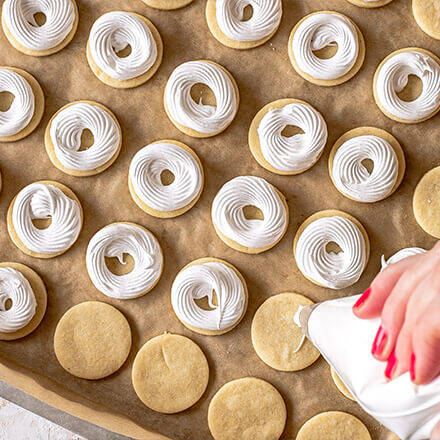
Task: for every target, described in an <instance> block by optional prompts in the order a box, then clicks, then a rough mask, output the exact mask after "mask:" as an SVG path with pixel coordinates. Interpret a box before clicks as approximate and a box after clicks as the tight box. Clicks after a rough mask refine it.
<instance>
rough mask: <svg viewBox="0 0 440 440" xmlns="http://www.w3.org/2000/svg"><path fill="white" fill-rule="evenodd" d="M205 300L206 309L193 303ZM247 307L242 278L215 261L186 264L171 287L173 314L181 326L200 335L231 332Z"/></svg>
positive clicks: (235, 271) (225, 264)
mask: <svg viewBox="0 0 440 440" xmlns="http://www.w3.org/2000/svg"><path fill="white" fill-rule="evenodd" d="M214 295H215V296H214ZM204 297H207V299H208V305H209V308H208V307H207V308H203V307H201V306H199V304H197V303H196V300H200V299H202V298H204ZM247 304H248V289H247V285H246V281H245V280H244V278H243V276H242V275H241V273H240V272H239V271H238V270H237V269H236V268H235V267H234V266H232V264H229V263H227V262H226V261H223V260H219V259H217V258H200V259H198V260H195V261H192V262H191V263H189V264H187V265H186V266H185V267H184V268H183V269H182V270H181V271H180V272H179V273H178V274H177V276H176V278H175V280H174V282H173V285H172V287H171V305H172V306H173V310H174V313H175V314H176V315H177V317H178V318H179V320H180V322H182V324H183V325H184V326H186V327H188V328H189V329H190V330H192V331H195V332H197V333H200V334H202V335H209V336H215V335H222V334H224V333H227V332H229V331H230V330H232V329H233V328H234V327H236V326H237V325H238V324H239V322H240V321H241V320H242V318H243V316H244V315H245V313H246V309H247Z"/></svg>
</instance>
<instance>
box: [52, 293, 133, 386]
mask: <svg viewBox="0 0 440 440" xmlns="http://www.w3.org/2000/svg"><path fill="white" fill-rule="evenodd" d="M130 347H131V330H130V326H129V324H128V322H127V319H126V318H125V317H124V315H123V314H122V313H121V312H120V311H119V310H118V309H116V308H115V307H113V306H111V305H109V304H106V303H102V302H98V301H87V302H83V303H81V304H77V305H76V306H73V307H72V308H71V309H69V310H68V311H67V312H66V313H65V314H64V315H63V316H62V317H61V319H60V320H59V322H58V324H57V327H56V330H55V335H54V350H55V355H56V357H57V359H58V361H59V363H60V364H61V366H62V367H63V368H64V369H65V370H67V371H68V372H69V373H70V374H73V375H74V376H77V377H81V378H83V379H101V378H103V377H106V376H109V375H110V374H112V373H114V372H115V371H117V370H119V368H120V367H121V366H122V364H123V363H124V362H125V360H126V359H127V356H128V354H129V352H130Z"/></svg>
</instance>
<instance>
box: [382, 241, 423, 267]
mask: <svg viewBox="0 0 440 440" xmlns="http://www.w3.org/2000/svg"><path fill="white" fill-rule="evenodd" d="M424 252H426V249H422V248H419V247H409V248H404V249H400V251H398V252H396V253H395V254H394V255H392V256H391V257H390V258H388V259H386V258H385V255H382V258H381V263H382V268H381V270H383V269H385V268H386V267H388V266H390V265H391V264H394V263H397V262H398V261H400V260H403V259H404V258H407V257H411V256H413V255H417V254H422V253H424Z"/></svg>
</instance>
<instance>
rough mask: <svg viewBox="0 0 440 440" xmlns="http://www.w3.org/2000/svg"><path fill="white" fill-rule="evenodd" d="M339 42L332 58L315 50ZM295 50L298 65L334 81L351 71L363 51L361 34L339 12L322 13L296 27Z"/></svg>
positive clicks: (314, 76)
mask: <svg viewBox="0 0 440 440" xmlns="http://www.w3.org/2000/svg"><path fill="white" fill-rule="evenodd" d="M334 43H336V44H337V45H338V51H337V52H336V54H335V55H334V56H333V57H331V58H329V59H321V58H318V57H317V56H316V55H315V54H314V53H313V51H316V50H319V49H323V48H324V47H327V46H331V45H334ZM292 51H293V55H294V57H295V61H296V63H297V64H298V67H299V68H300V69H301V70H302V71H303V72H305V73H307V74H308V75H310V76H312V77H313V78H316V79H322V80H333V79H337V78H340V77H341V76H343V75H345V74H346V73H348V72H349V71H350V70H351V68H352V67H353V66H354V64H355V63H356V60H357V57H358V54H359V37H358V34H357V31H356V28H355V27H354V25H353V23H352V22H351V21H350V20H349V19H348V18H346V17H344V16H342V15H339V14H329V13H326V12H321V13H317V14H313V15H310V16H309V17H307V18H306V19H305V20H304V21H303V22H302V23H301V24H300V25H299V26H298V28H297V29H296V31H295V34H294V36H293V39H292Z"/></svg>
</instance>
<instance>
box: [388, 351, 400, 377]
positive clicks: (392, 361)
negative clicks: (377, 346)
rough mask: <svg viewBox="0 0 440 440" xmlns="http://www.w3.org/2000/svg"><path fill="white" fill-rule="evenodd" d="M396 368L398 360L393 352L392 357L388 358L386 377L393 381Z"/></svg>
mask: <svg viewBox="0 0 440 440" xmlns="http://www.w3.org/2000/svg"><path fill="white" fill-rule="evenodd" d="M396 368H397V358H396V353H395V351H394V350H393V352H392V353H391V355H390V357H389V358H388V362H387V366H386V368H385V377H386V378H387V379H390V380H391V379H392V377H393V374H394V372H395V371H396Z"/></svg>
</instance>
